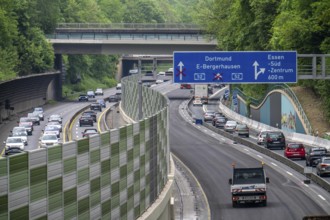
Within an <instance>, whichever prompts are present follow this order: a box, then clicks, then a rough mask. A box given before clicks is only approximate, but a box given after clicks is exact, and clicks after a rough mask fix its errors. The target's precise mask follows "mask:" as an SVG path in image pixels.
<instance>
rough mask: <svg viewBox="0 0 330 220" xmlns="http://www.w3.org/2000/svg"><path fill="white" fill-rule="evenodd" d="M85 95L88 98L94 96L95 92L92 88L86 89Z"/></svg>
mask: <svg viewBox="0 0 330 220" xmlns="http://www.w3.org/2000/svg"><path fill="white" fill-rule="evenodd" d="M87 96H88V98H95V93H94V91H93V90H88V91H87Z"/></svg>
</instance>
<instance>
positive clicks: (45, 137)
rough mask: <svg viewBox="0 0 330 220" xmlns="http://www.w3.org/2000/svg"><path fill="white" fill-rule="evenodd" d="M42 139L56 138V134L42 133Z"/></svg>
mask: <svg viewBox="0 0 330 220" xmlns="http://www.w3.org/2000/svg"><path fill="white" fill-rule="evenodd" d="M41 139H42V140H43V141H48V140H57V137H56V135H48V134H46V135H43V136H42V138H41Z"/></svg>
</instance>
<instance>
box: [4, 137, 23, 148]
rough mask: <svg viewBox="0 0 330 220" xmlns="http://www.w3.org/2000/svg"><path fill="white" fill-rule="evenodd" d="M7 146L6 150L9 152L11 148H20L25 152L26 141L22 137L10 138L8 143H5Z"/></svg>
mask: <svg viewBox="0 0 330 220" xmlns="http://www.w3.org/2000/svg"><path fill="white" fill-rule="evenodd" d="M3 143H4V144H6V146H5V150H9V149H10V148H19V149H21V150H24V145H25V144H24V140H23V139H22V138H21V137H8V138H7V140H6V141H4V142H3Z"/></svg>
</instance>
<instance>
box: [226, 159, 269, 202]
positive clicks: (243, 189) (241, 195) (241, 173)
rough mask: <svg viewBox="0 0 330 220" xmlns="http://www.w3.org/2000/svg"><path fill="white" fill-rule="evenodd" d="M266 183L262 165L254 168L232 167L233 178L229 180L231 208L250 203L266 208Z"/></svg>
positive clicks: (267, 180) (266, 178)
mask: <svg viewBox="0 0 330 220" xmlns="http://www.w3.org/2000/svg"><path fill="white" fill-rule="evenodd" d="M266 183H269V178H268V177H266V174H265V170H264V166H263V164H262V166H261V167H255V168H236V167H235V165H233V176H232V178H230V179H229V184H230V191H231V195H232V206H233V207H234V208H235V207H237V206H238V205H240V204H251V203H253V204H260V205H263V206H267V188H266Z"/></svg>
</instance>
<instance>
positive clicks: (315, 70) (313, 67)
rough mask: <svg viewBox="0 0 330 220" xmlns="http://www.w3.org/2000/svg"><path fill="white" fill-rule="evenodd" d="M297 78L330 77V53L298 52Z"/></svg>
mask: <svg viewBox="0 0 330 220" xmlns="http://www.w3.org/2000/svg"><path fill="white" fill-rule="evenodd" d="M297 56H298V60H297V67H298V78H299V79H330V54H298V55H297Z"/></svg>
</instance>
